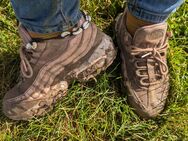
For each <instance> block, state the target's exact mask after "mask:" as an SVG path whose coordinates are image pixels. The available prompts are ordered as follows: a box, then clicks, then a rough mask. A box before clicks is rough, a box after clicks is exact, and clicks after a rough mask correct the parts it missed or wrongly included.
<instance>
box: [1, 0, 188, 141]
mask: <svg viewBox="0 0 188 141" xmlns="http://www.w3.org/2000/svg"><path fill="white" fill-rule="evenodd" d="M124 6H125V2H124V0H87V1H84V0H83V1H82V9H85V10H86V11H88V13H89V14H90V15H91V16H92V17H93V21H94V22H95V23H96V24H97V25H98V26H99V27H100V28H101V29H102V30H104V31H105V32H106V33H108V34H109V35H111V36H112V37H113V38H114V35H113V22H114V18H115V17H116V16H117V15H118V13H119V12H121V11H123V7H124ZM168 23H169V29H170V30H172V31H173V33H174V36H173V37H172V38H171V39H170V46H171V47H170V49H169V55H168V65H169V68H170V74H171V77H170V78H171V79H170V80H171V90H170V96H169V99H168V102H167V105H166V108H165V110H164V112H163V113H162V114H160V115H159V116H158V117H157V118H155V119H151V120H142V119H140V118H139V117H138V116H137V115H136V114H135V113H134V111H133V110H132V109H131V108H130V107H129V105H128V104H127V96H126V94H122V93H121V92H120V81H121V79H122V78H121V75H120V72H119V70H120V65H119V62H118V60H119V59H117V60H116V61H115V63H114V64H113V65H112V66H111V67H110V68H109V69H108V71H107V72H105V73H103V74H102V75H100V76H99V77H98V78H97V80H98V81H97V83H93V82H90V83H87V84H79V83H76V82H75V83H74V84H72V86H71V87H70V89H69V92H68V96H67V97H65V98H64V99H63V100H62V101H60V102H59V103H58V104H57V105H56V106H55V109H54V110H53V111H51V112H50V113H49V114H48V115H47V116H45V117H42V118H38V119H33V120H30V121H27V122H23V121H19V122H18V121H17V122H15V121H12V120H9V119H8V118H6V117H5V116H4V115H3V113H2V112H1V111H0V140H2V141H26V140H28V141H46V140H48V141H58V140H61V141H77V140H79V141H95V140H96V141H111V140H112V141H122V140H138V141H142V140H151V141H161V140H165V141H166V140H167V141H174V140H178V141H187V140H188V95H187V94H188V72H187V62H188V61H187V57H188V55H187V53H188V38H187V37H188V1H187V0H186V3H185V4H184V5H183V6H181V8H180V9H179V10H178V11H177V12H176V13H175V14H173V15H172V16H171V17H170V19H169V20H168ZM15 27H16V19H15V15H14V12H13V9H12V8H11V5H10V2H9V1H8V0H1V2H0V80H1V81H0V103H2V98H3V96H4V94H5V93H6V92H7V91H8V90H9V89H10V88H11V87H12V86H13V85H14V84H15V83H16V82H17V81H18V75H19V54H18V52H17V50H18V48H19V45H20V39H19V36H18V34H17V28H15ZM1 107H2V106H0V108H1Z"/></svg>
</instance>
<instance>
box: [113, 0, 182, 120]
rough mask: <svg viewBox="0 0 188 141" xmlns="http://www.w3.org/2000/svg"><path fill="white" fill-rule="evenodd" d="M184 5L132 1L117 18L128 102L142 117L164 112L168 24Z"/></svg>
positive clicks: (167, 84) (167, 87) (145, 0)
mask: <svg viewBox="0 0 188 141" xmlns="http://www.w3.org/2000/svg"><path fill="white" fill-rule="evenodd" d="M182 2H183V1H182V0H173V1H170V0H168V1H167V0H166V1H164V0H163V1H162V0H153V1H149V0H135V1H131V0H130V1H128V8H126V10H125V12H124V13H123V14H121V15H120V16H119V17H118V18H117V22H116V36H117V41H118V45H119V48H120V50H121V58H122V73H123V77H124V85H125V86H126V87H127V89H128V93H129V95H128V100H129V103H130V104H131V106H132V107H133V108H134V109H135V111H136V113H138V114H139V115H140V116H141V117H143V118H151V117H155V116H157V115H158V114H159V113H160V112H161V111H162V110H163V109H164V106H165V102H166V98H167V95H168V90H169V75H168V66H167V61H166V53H167V47H168V37H169V34H168V33H167V23H166V22H165V21H166V19H167V18H168V17H169V15H170V14H171V13H172V12H173V11H175V9H176V8H177V7H178V6H180V5H181V4H182Z"/></svg>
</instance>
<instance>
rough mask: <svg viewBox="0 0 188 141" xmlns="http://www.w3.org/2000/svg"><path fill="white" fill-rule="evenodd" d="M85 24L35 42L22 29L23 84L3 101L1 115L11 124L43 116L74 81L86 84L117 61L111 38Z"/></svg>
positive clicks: (88, 18)
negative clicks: (2, 113)
mask: <svg viewBox="0 0 188 141" xmlns="http://www.w3.org/2000/svg"><path fill="white" fill-rule="evenodd" d="M85 19H86V20H85V22H84V23H83V24H82V26H80V27H79V28H74V29H73V30H72V31H71V32H69V31H67V32H64V33H62V34H61V37H59V38H53V39H48V40H42V41H34V40H33V39H31V37H30V36H29V34H28V32H27V31H26V29H24V27H22V26H20V27H19V33H20V35H21V37H22V39H23V44H24V45H23V47H21V48H20V58H21V75H22V80H21V81H20V82H19V83H18V84H17V85H16V86H15V87H14V88H12V89H11V90H10V91H9V92H8V93H7V94H6V95H5V97H4V99H3V112H4V113H5V115H6V116H8V117H9V118H11V119H13V120H28V119H31V118H32V117H34V116H41V115H44V114H45V113H46V112H47V111H48V110H49V109H51V107H52V105H53V104H54V103H55V102H56V101H57V100H58V99H60V98H61V97H63V96H65V94H66V91H67V89H68V85H69V84H70V83H71V82H72V81H73V80H78V81H87V80H89V79H90V78H92V77H95V76H96V75H97V74H99V73H100V72H101V71H103V70H105V69H106V68H107V67H108V66H109V65H110V64H111V63H112V62H113V60H114V58H115V57H116V50H115V48H114V44H113V42H112V40H111V38H110V37H109V36H107V35H105V34H104V33H103V32H101V31H100V30H99V29H97V27H96V25H95V24H93V23H91V22H90V17H89V16H86V15H85Z"/></svg>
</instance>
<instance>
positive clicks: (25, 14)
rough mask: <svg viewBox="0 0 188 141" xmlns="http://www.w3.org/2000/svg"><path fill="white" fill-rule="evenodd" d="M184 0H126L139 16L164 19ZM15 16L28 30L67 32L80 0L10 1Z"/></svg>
mask: <svg viewBox="0 0 188 141" xmlns="http://www.w3.org/2000/svg"><path fill="white" fill-rule="evenodd" d="M183 1H184V0H127V3H128V10H129V11H130V12H131V13H132V15H134V16H136V17H137V18H139V19H142V20H145V21H149V22H153V23H160V22H164V21H165V20H166V19H167V18H168V17H169V15H170V13H172V12H174V11H175V10H176V9H177V8H178V7H179V6H180V5H181V4H182V3H183ZM11 3H12V6H13V8H14V11H15V14H16V17H17V18H18V20H19V21H20V22H21V23H22V24H23V25H24V26H25V27H26V28H27V29H28V30H30V31H33V32H37V33H51V32H59V31H60V32H62V31H66V30H67V29H69V28H70V27H72V26H74V25H75V24H76V23H77V22H78V21H79V19H80V18H81V17H82V14H81V12H80V10H79V8H80V0H11Z"/></svg>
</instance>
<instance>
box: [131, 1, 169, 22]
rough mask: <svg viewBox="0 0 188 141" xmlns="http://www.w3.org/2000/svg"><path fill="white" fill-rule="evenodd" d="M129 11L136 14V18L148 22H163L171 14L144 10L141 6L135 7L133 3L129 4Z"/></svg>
mask: <svg viewBox="0 0 188 141" xmlns="http://www.w3.org/2000/svg"><path fill="white" fill-rule="evenodd" d="M128 11H129V12H130V13H131V14H132V15H133V16H135V17H136V18H138V19H140V20H143V21H147V22H152V23H162V22H165V21H166V20H167V19H168V17H169V14H170V13H169V14H163V15H162V14H157V13H152V12H150V11H147V10H144V9H142V8H139V7H134V6H133V5H131V4H130V5H129V4H128Z"/></svg>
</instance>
